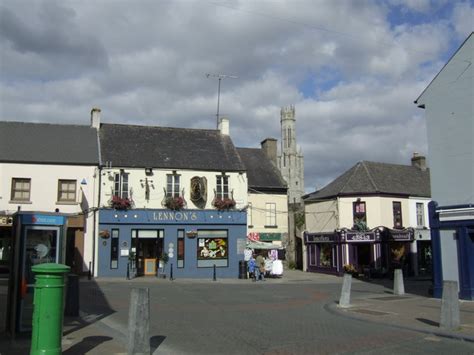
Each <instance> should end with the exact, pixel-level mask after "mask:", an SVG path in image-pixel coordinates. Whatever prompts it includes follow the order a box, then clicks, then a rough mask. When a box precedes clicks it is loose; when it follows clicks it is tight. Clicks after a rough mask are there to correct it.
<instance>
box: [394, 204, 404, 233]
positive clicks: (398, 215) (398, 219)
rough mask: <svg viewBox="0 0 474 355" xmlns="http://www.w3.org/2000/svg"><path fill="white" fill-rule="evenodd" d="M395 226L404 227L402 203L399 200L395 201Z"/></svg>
mask: <svg viewBox="0 0 474 355" xmlns="http://www.w3.org/2000/svg"><path fill="white" fill-rule="evenodd" d="M392 206H393V227H394V228H403V227H402V226H403V223H402V203H401V202H399V201H393V202H392Z"/></svg>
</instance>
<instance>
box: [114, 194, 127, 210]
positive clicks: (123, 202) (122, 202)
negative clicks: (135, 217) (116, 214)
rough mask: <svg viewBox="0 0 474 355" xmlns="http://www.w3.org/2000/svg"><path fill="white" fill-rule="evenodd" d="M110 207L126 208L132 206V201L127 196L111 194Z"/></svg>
mask: <svg viewBox="0 0 474 355" xmlns="http://www.w3.org/2000/svg"><path fill="white" fill-rule="evenodd" d="M110 207H112V208H114V209H116V210H128V209H129V208H131V207H132V201H131V200H130V199H128V198H122V197H120V196H113V197H112V200H111V201H110Z"/></svg>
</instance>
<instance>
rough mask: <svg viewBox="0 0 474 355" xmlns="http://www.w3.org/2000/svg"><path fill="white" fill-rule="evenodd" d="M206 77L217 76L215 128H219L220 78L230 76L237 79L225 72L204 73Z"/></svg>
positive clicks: (235, 77)
mask: <svg viewBox="0 0 474 355" xmlns="http://www.w3.org/2000/svg"><path fill="white" fill-rule="evenodd" d="M206 78H217V79H218V83H217V114H216V119H217V128H219V103H220V97H221V80H222V79H224V78H230V79H237V78H238V76H235V75H226V74H209V73H208V74H206Z"/></svg>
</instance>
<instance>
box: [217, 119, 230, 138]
mask: <svg viewBox="0 0 474 355" xmlns="http://www.w3.org/2000/svg"><path fill="white" fill-rule="evenodd" d="M217 129H218V130H219V131H221V134H223V135H226V136H228V135H229V131H230V129H229V119H228V118H226V117H222V118H221V119H220V120H219V126H218V127H217Z"/></svg>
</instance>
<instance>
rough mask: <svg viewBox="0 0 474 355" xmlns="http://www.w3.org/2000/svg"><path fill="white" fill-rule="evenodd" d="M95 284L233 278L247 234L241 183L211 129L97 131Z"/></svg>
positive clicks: (231, 154)
mask: <svg viewBox="0 0 474 355" xmlns="http://www.w3.org/2000/svg"><path fill="white" fill-rule="evenodd" d="M91 124H92V126H93V127H96V129H97V131H98V134H99V140H100V148H101V149H100V152H101V167H100V197H99V199H100V201H99V212H98V221H97V237H96V239H95V240H94V251H95V253H94V256H95V259H94V267H93V269H94V271H95V275H97V276H98V277H123V278H125V277H127V276H128V277H135V276H150V277H153V276H155V277H156V276H158V277H169V278H170V277H173V278H178V277H180V278H181V277H183V278H213V276H214V272H215V275H216V277H218V278H219V277H226V278H231V277H233V278H235V277H238V272H239V261H241V260H243V258H244V251H245V242H246V234H247V212H246V211H245V206H246V205H247V190H248V184H247V176H246V169H245V166H244V165H243V164H242V162H241V160H240V157H239V155H238V152H237V149H236V148H235V146H234V144H233V142H232V140H231V138H230V136H229V121H228V120H227V119H225V118H221V119H220V122H219V127H218V129H212V130H211V129H187V128H171V127H159V126H138V125H122V124H108V123H100V110H98V109H94V110H93V112H92V114H91Z"/></svg>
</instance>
